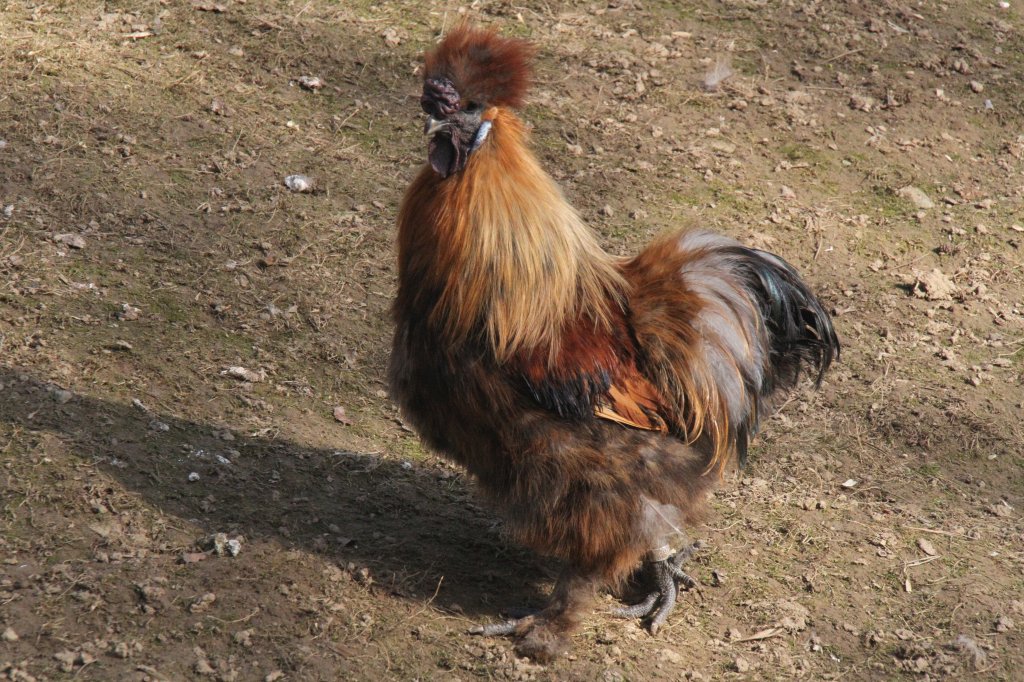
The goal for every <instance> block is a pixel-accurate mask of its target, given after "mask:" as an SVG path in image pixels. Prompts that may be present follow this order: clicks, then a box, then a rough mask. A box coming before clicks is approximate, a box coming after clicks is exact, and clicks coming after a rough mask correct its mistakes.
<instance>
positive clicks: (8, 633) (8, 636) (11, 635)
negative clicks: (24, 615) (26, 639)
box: [0, 628, 18, 642]
mask: <svg viewBox="0 0 1024 682" xmlns="http://www.w3.org/2000/svg"><path fill="white" fill-rule="evenodd" d="M0 639H3V640H4V641H5V642H17V641H18V633H17V632H15V631H14V628H7V629H6V630H4V632H3V634H2V635H0Z"/></svg>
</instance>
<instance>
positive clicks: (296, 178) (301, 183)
mask: <svg viewBox="0 0 1024 682" xmlns="http://www.w3.org/2000/svg"><path fill="white" fill-rule="evenodd" d="M284 186H285V187H287V188H288V189H290V190H291V191H293V192H312V191H313V179H312V178H311V177H309V176H308V175H298V174H296V175H289V176H286V177H285V179H284Z"/></svg>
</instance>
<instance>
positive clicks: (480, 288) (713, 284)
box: [389, 24, 839, 661]
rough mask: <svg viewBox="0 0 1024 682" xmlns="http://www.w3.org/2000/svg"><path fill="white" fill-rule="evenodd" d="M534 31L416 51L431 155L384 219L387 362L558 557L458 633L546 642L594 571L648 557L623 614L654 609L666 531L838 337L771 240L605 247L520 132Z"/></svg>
mask: <svg viewBox="0 0 1024 682" xmlns="http://www.w3.org/2000/svg"><path fill="white" fill-rule="evenodd" d="M532 57H533V48H532V47H531V46H530V44H529V43H526V42H525V41H522V40H519V39H514V38H507V37H502V36H500V35H498V33H497V32H495V31H493V30H485V29H481V28H477V27H473V26H471V25H468V24H463V25H461V26H459V27H457V28H455V29H454V30H452V31H451V32H450V33H449V34H448V35H447V36H446V37H445V38H444V39H443V40H442V41H441V42H440V44H439V45H438V46H437V47H436V48H435V49H433V50H431V51H429V52H428V53H427V54H426V57H425V66H424V69H423V76H424V80H423V92H422V97H421V99H420V103H421V106H422V108H423V109H424V111H425V112H426V114H427V120H426V125H425V133H426V135H427V136H428V137H429V144H428V154H427V158H428V163H427V164H426V165H425V166H424V167H423V169H422V170H421V171H420V172H419V174H418V175H417V176H416V178H415V179H414V180H413V182H412V184H411V186H410V187H409V189H408V191H407V192H406V194H405V197H404V199H403V202H402V205H401V209H400V211H399V217H398V267H399V286H398V293H397V296H396V300H395V302H394V307H393V315H394V319H395V322H396V330H395V335H394V347H393V352H392V355H391V360H390V366H389V382H390V386H391V391H392V395H393V396H394V397H395V400H396V402H397V403H398V405H399V407H400V409H401V411H402V413H403V414H404V416H405V418H406V419H407V421H408V422H410V423H411V424H412V425H413V426H414V428H415V429H416V431H417V432H418V433H419V435H420V436H421V438H422V439H423V441H424V442H425V443H426V444H427V445H428V446H429V447H431V448H432V449H434V450H436V451H438V452H439V453H441V454H443V455H444V456H445V457H447V458H449V459H451V460H453V461H455V462H457V463H459V464H461V465H462V466H464V467H465V468H466V469H467V470H468V471H469V473H470V474H471V475H472V476H473V477H474V478H475V479H476V481H477V482H478V486H479V488H480V490H481V491H482V493H483V494H484V495H485V496H486V497H487V498H488V499H489V500H490V501H491V502H493V503H494V505H495V507H496V508H497V509H499V510H500V511H501V512H502V513H503V516H504V518H505V522H506V527H507V529H508V531H509V533H510V535H511V536H512V537H513V538H514V539H515V540H517V541H519V542H521V543H523V544H525V545H526V546H528V547H530V548H532V549H534V550H535V551H537V552H539V553H541V554H543V555H547V556H551V557H555V558H557V559H559V560H560V561H561V563H562V565H563V566H564V568H563V569H562V571H561V573H560V575H559V577H558V579H557V581H556V584H555V587H554V590H553V593H552V595H551V598H550V601H549V603H548V604H547V606H545V607H544V608H543V609H542V610H540V611H539V612H536V613H533V614H531V615H526V616H524V617H522V618H518V619H514V620H509V621H507V622H502V623H497V624H493V625H489V626H486V627H482V628H477V629H476V630H475V631H476V632H477V633H478V634H484V635H512V636H514V637H515V638H516V640H517V643H516V648H517V650H518V652H519V653H520V654H522V655H527V656H530V657H532V658H534V659H536V660H540V661H547V660H550V659H552V658H553V657H555V656H557V655H559V654H560V653H561V652H564V651H565V650H566V649H567V648H568V646H569V643H570V636H571V634H572V632H573V631H574V630H575V629H576V627H577V626H578V624H579V621H580V619H581V617H582V616H583V615H584V614H585V612H586V610H587V608H588V606H589V605H591V604H592V599H593V597H594V595H595V593H596V591H597V590H598V589H599V588H601V587H608V586H616V585H620V584H622V583H623V582H625V580H626V579H628V578H629V577H630V576H631V575H633V574H634V573H635V572H638V571H639V570H640V569H641V568H642V567H644V566H646V568H647V571H646V574H647V575H648V576H649V577H650V578H653V585H652V586H651V589H650V592H649V594H648V596H647V598H646V599H644V600H642V601H641V602H640V603H639V604H636V605H634V606H629V607H624V608H622V609H620V610H619V611H618V614H619V615H622V616H628V617H634V618H646V619H648V622H649V629H650V631H651V632H652V633H654V632H657V630H658V628H659V627H660V626H661V625H662V624H664V622H665V621H666V619H667V618H668V616H669V614H670V613H671V612H672V609H673V608H674V606H675V603H676V597H677V593H678V591H679V589H680V585H682V586H684V587H689V586H692V585H693V581H692V580H691V579H690V578H689V576H687V575H686V574H685V573H684V572H683V570H682V564H683V562H684V561H685V560H686V559H687V558H688V557H689V556H690V555H691V554H692V553H693V551H694V550H695V548H696V546H697V545H696V544H694V545H689V546H686V545H685V544H684V546H682V547H681V548H680V549H679V550H678V551H673V548H672V544H673V543H677V544H679V542H678V541H679V539H680V538H681V537H683V535H682V529H683V528H684V527H685V526H687V525H692V524H694V523H695V522H696V520H698V519H699V517H700V514H701V510H702V507H703V505H704V501H705V497H706V494H707V493H708V491H709V490H710V489H711V488H712V487H713V485H714V484H715V483H716V482H717V481H718V480H719V479H720V478H721V472H722V471H723V469H724V468H725V467H727V466H729V465H730V464H731V463H732V462H737V461H738V463H739V464H740V465H742V464H743V462H744V461H745V459H746V453H747V443H748V440H749V438H750V437H751V436H753V435H754V433H755V432H756V431H757V425H758V421H759V419H760V418H762V417H764V416H765V415H766V414H767V413H768V412H769V411H770V408H771V404H772V402H773V397H775V396H777V394H778V393H779V392H780V391H783V390H785V389H788V388H791V387H793V386H794V385H795V384H796V383H797V380H798V378H799V376H800V375H801V372H802V371H804V370H807V371H809V373H810V375H811V376H812V377H813V378H814V379H815V380H816V382H817V383H818V384H820V382H821V379H822V375H823V374H824V372H825V371H826V369H827V368H828V367H829V365H830V364H831V363H832V361H833V359H834V358H836V357H837V356H838V353H839V342H838V340H837V338H836V334H835V331H834V330H833V327H832V322H831V320H830V318H829V315H828V314H827V313H826V311H825V310H824V308H823V307H822V305H821V303H820V302H819V301H818V300H817V299H816V298H815V296H814V295H813V294H812V293H811V291H810V290H809V289H808V287H807V285H806V284H805V283H804V282H802V281H801V280H800V278H799V276H798V275H797V273H796V272H795V271H794V270H793V268H792V267H791V266H790V265H789V264H787V263H786V262H785V261H784V260H782V259H781V258H779V257H778V256H775V255H773V254H770V253H767V252H765V251H759V250H756V249H750V248H746V247H744V246H741V245H740V244H739V243H737V242H736V241H734V240H732V239H729V238H727V237H724V236H719V235H716V234H712V233H710V232H705V231H689V232H680V233H674V234H668V235H666V236H663V237H661V238H659V239H657V240H656V241H654V243H652V244H651V245H649V246H648V247H647V248H646V249H645V250H643V251H642V252H641V253H640V254H639V255H637V256H635V257H633V258H631V259H620V258H616V257H613V256H611V255H609V254H607V253H605V252H604V251H603V250H602V249H601V247H600V246H599V244H598V242H597V240H596V238H595V236H594V234H593V233H592V232H591V230H590V229H589V228H588V227H587V226H586V225H585V224H584V223H583V221H582V220H581V218H580V216H579V214H578V213H577V212H576V211H575V210H574V209H573V207H572V206H570V205H569V203H568V202H567V201H566V199H565V197H564V196H563V195H562V193H561V191H560V190H559V188H558V187H557V186H556V184H555V182H554V181H553V180H552V179H551V177H550V176H548V174H547V173H545V172H544V170H543V169H542V168H541V166H540V164H539V162H538V160H537V158H536V157H535V156H534V154H533V153H532V152H531V151H530V148H529V146H528V135H527V129H526V127H525V126H524V124H523V123H522V121H521V120H520V119H519V118H518V117H517V116H516V114H515V113H514V110H516V109H518V108H520V107H521V106H522V104H523V99H524V95H525V93H526V90H527V87H528V85H529V81H530V62H531V59H532Z"/></svg>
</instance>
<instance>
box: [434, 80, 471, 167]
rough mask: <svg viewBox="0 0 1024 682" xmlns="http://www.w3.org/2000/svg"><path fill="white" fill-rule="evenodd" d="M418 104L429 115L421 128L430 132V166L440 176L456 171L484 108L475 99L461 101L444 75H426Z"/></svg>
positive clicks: (463, 162) (462, 163)
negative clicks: (433, 76)
mask: <svg viewBox="0 0 1024 682" xmlns="http://www.w3.org/2000/svg"><path fill="white" fill-rule="evenodd" d="M420 105H421V106H422V107H423V111H425V112H427V114H428V116H429V118H427V123H426V127H425V128H424V132H426V133H427V134H428V135H431V138H430V144H429V146H428V151H427V158H428V159H429V161H430V167H431V168H433V169H434V171H435V172H436V173H437V174H438V175H440V176H441V177H442V178H447V177H448V176H449V175H452V174H453V173H458V172H459V171H460V170H462V169H463V168H465V167H466V162H467V161H469V153H470V152H471V151H472V149H473V141H474V140H475V139H476V134H477V131H478V130H479V129H480V116H481V114H482V113H483V110H484V108H483V107H482V106H479V105H477V104H476V103H474V102H467V103H463V102H462V101H461V99H460V97H459V93H458V92H456V90H455V86H454V85H453V84H452V82H451V81H450V80H448V79H446V78H428V79H427V81H426V82H425V83H424V84H423V96H422V97H420Z"/></svg>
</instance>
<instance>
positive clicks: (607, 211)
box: [601, 204, 615, 218]
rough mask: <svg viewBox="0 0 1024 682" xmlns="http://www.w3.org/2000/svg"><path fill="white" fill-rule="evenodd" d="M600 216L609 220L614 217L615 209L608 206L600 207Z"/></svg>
mask: <svg viewBox="0 0 1024 682" xmlns="http://www.w3.org/2000/svg"><path fill="white" fill-rule="evenodd" d="M601 215H603V216H605V217H606V218H611V217H612V216H614V215H615V209H614V208H612V207H611V205H610V204H605V205H604V206H602V207H601Z"/></svg>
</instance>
